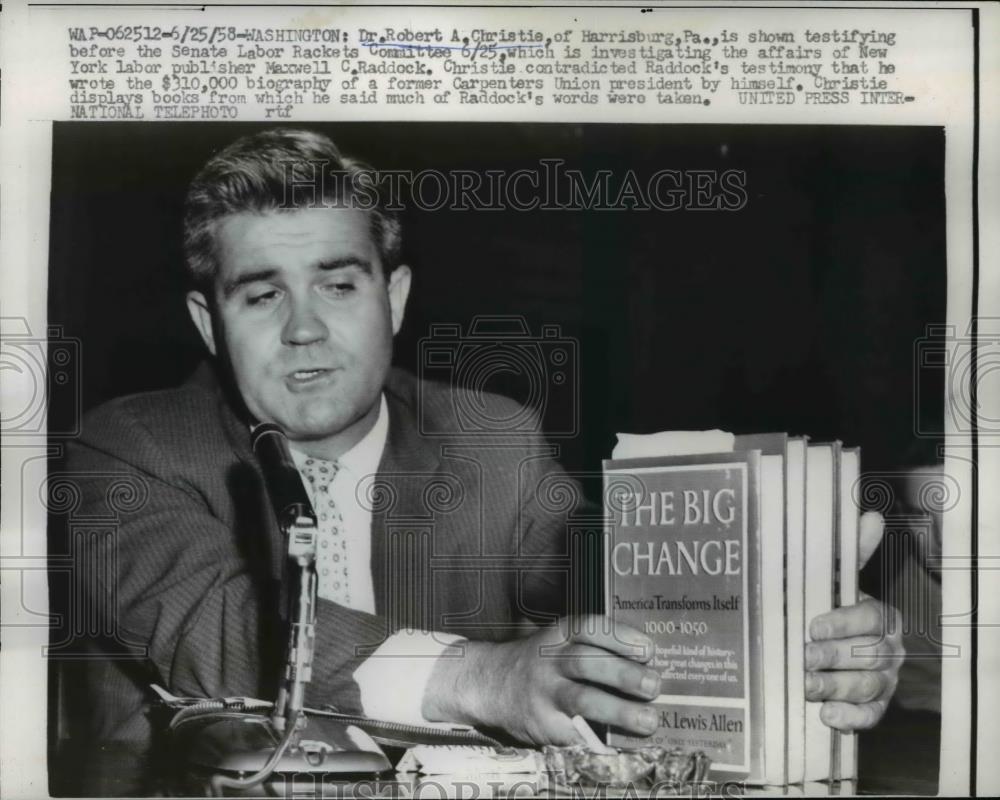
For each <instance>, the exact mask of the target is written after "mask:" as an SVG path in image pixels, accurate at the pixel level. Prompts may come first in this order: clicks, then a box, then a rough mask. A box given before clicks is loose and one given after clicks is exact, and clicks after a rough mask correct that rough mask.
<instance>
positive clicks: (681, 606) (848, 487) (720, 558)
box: [604, 431, 860, 786]
mask: <svg viewBox="0 0 1000 800" xmlns="http://www.w3.org/2000/svg"><path fill="white" fill-rule="evenodd" d="M635 455H640V456H642V457H632V456H635ZM859 474H860V451H859V450H857V449H844V450H843V451H842V449H841V445H840V443H839V442H834V443H831V444H811V443H809V441H808V438H807V437H795V438H789V437H788V436H787V435H786V434H783V433H772V434H754V435H746V436H733V435H731V434H725V433H723V432H722V431H706V432H676V433H673V432H671V433H662V434H653V435H650V436H629V435H625V434H623V435H620V436H619V446H618V447H617V448H616V449H615V453H614V457H613V458H612V459H611V460H608V461H605V462H604V501H605V518H606V520H607V524H608V525H609V534H608V536H607V539H606V552H605V558H606V567H607V572H606V575H607V580H606V599H605V602H606V610H607V614H608V615H609V616H610V617H611V619H612V620H614V621H621V622H624V623H627V624H629V625H631V626H632V627H634V628H637V629H638V630H640V631H643V632H645V633H646V634H647V635H649V636H650V637H651V638H652V639H653V641H654V643H655V648H656V649H655V654H654V656H653V660H652V662H651V665H652V666H653V667H654V668H656V669H658V670H659V672H660V675H661V677H662V680H663V684H662V695H661V696H660V697H659V698H657V699H656V701H654V705H655V707H656V708H657V709H658V711H659V719H660V727H659V729H658V730H657V732H656V733H655V734H654V735H653V736H652V737H636V736H630V735H626V734H625V733H624V732H622V731H616V730H614V729H612V730H611V731H610V733H609V738H608V741H609V743H610V744H614V745H617V746H619V747H625V748H629V747H642V746H646V745H649V744H659V745H661V746H664V747H682V748H685V749H688V750H702V751H704V752H705V754H706V755H708V757H709V758H710V759H711V760H712V774H711V777H712V779H714V780H718V781H744V782H746V783H752V784H766V785H778V786H789V785H794V784H802V783H803V781H826V780H843V779H853V778H856V776H857V757H856V743H855V738H856V737H854V736H853V735H851V734H840V733H835V732H834V731H832V730H831V729H830V728H828V727H827V726H826V725H824V724H823V723H822V721H821V719H820V706H821V704H820V703H807V702H806V700H805V659H804V648H805V644H806V642H807V640H808V633H809V621H810V620H811V619H812V618H814V617H815V616H817V615H818V614H822V613H825V612H826V611H829V610H830V609H832V608H834V607H836V606H838V605H849V604H852V603H855V602H857V596H858V589H857V570H858V509H857V506H856V504H855V501H854V498H853V495H852V488H853V486H854V484H855V483H856V481H857V480H858V477H859Z"/></svg>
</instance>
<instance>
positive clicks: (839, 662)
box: [805, 636, 902, 670]
mask: <svg viewBox="0 0 1000 800" xmlns="http://www.w3.org/2000/svg"><path fill="white" fill-rule="evenodd" d="M805 660H806V669H807V670H824V669H833V670H883V669H890V668H892V667H898V666H899V664H900V662H901V661H902V658H901V656H900V654H899V650H898V648H897V647H896V642H895V640H894V639H892V638H884V637H881V636H853V637H851V638H849V639H833V640H827V641H816V642H809V643H808V644H807V645H806V652H805Z"/></svg>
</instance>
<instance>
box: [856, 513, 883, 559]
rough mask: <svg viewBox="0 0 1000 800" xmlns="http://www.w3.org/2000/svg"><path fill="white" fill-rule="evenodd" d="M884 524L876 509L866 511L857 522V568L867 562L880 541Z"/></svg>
mask: <svg viewBox="0 0 1000 800" xmlns="http://www.w3.org/2000/svg"><path fill="white" fill-rule="evenodd" d="M883 528H884V525H883V522H882V515H881V514H879V513H878V512H877V511H866V512H865V513H864V514H862V515H861V519H860V521H859V523H858V569H861V568H862V567H863V566H864V565H865V564H867V563H868V559H870V558H871V557H872V553H874V552H875V551H876V550H877V549H878V546H879V544H880V543H881V542H882V531H883Z"/></svg>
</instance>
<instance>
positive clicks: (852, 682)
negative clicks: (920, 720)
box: [806, 670, 896, 705]
mask: <svg viewBox="0 0 1000 800" xmlns="http://www.w3.org/2000/svg"><path fill="white" fill-rule="evenodd" d="M895 688H896V676H895V674H894V673H889V672H883V671H872V670H859V671H853V672H848V671H845V672H807V673H806V699H807V700H811V701H819V700H833V701H837V702H839V703H841V704H857V705H864V704H867V703H871V702H873V701H876V700H880V701H885V700H888V699H889V698H890V697H891V696H892V693H893V691H894V690H895Z"/></svg>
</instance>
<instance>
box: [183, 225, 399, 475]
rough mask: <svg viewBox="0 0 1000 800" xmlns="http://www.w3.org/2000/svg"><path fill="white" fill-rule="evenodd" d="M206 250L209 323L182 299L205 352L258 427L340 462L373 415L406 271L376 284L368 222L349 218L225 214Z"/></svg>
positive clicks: (379, 275) (200, 303) (377, 266)
mask: <svg viewBox="0 0 1000 800" xmlns="http://www.w3.org/2000/svg"><path fill="white" fill-rule="evenodd" d="M215 241H216V254H217V258H218V263H219V271H218V274H217V276H216V279H215V288H214V291H215V301H216V308H217V312H218V313H217V315H216V316H213V315H212V314H211V313H210V311H209V305H208V304H207V303H206V302H205V298H204V297H203V296H202V295H201V294H200V293H198V292H192V293H191V294H190V295H189V296H188V306H189V309H190V311H191V314H192V318H193V319H194V321H195V324H196V325H197V326H198V328H199V330H200V331H201V333H202V336H203V338H204V339H205V343H206V344H207V345H208V347H209V349H210V350H211V351H212V353H213V354H217V348H225V352H226V355H227V356H228V359H229V361H230V364H231V366H232V371H233V375H234V377H235V380H236V385H237V388H238V389H239V391H240V394H241V395H242V397H243V400H244V402H245V403H246V406H247V409H248V410H249V411H250V413H251V414H253V415H254V416H255V417H256V418H257V419H258V420H260V421H262V422H274V423H277V424H278V425H280V426H281V427H282V428H283V429H284V430H285V432H286V433H287V434H288V437H289V439H291V440H292V441H297V442H303V443H312V444H313V446H312V448H311V449H312V450H313V451H314V452H316V454H321V453H320V452H319V451H320V450H323V449H325V450H326V451H327V455H329V456H331V457H332V456H336V455H340V453H342V452H344V451H346V450H347V449H349V448H350V447H351V446H353V444H354V443H355V442H357V441H358V440H360V439H361V437H362V436H364V434H365V433H366V432H367V431H368V429H369V428H370V427H371V425H372V424H373V423H374V420H375V417H376V416H377V414H378V405H377V401H378V398H379V394H380V392H381V390H382V386H383V383H384V381H385V378H386V375H387V373H388V371H389V366H390V363H391V359H392V337H393V334H395V333H396V331H398V330H399V326H400V324H401V323H402V320H403V308H404V306H405V305H406V297H407V294H408V293H409V279H410V274H409V269H408V268H407V267H399V268H398V269H396V270H395V271H394V272H393V273H392V275H391V276H389V280H388V282H387V281H386V278H385V276H384V274H383V271H382V265H381V263H380V260H379V255H378V250H377V248H376V247H375V244H374V242H373V241H372V238H371V234H370V231H369V225H368V218H367V216H366V215H365V213H364V212H363V211H359V210H355V209H347V208H320V209H303V210H300V211H291V212H281V213H278V212H271V213H265V214H253V213H241V214H234V215H232V216H229V217H226V218H224V219H223V220H222V221H221V222H220V223H219V224H218V226H217V228H216V237H215ZM307 449H308V448H307ZM331 451H332V452H331Z"/></svg>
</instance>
